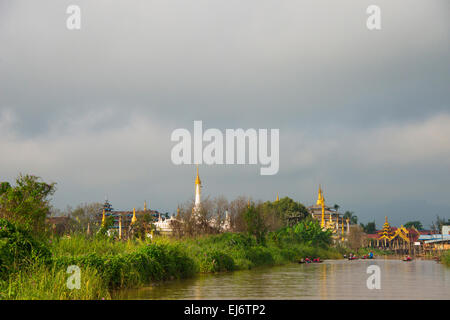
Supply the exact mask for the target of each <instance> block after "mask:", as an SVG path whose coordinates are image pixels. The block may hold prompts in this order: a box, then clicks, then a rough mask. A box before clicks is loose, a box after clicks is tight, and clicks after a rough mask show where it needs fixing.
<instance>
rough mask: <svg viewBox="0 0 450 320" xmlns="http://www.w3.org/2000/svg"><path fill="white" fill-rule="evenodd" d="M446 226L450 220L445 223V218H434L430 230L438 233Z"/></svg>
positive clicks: (449, 223)
mask: <svg viewBox="0 0 450 320" xmlns="http://www.w3.org/2000/svg"><path fill="white" fill-rule="evenodd" d="M448 225H450V219H447V221H445V218H440V217H439V216H436V221H435V222H433V223H432V224H431V229H432V230H433V231H436V232H440V231H441V229H442V226H448Z"/></svg>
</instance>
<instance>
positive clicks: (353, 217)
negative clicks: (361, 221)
mask: <svg viewBox="0 0 450 320" xmlns="http://www.w3.org/2000/svg"><path fill="white" fill-rule="evenodd" d="M347 218H348V219H349V221H350V224H358V217H357V216H356V215H355V214H354V212H353V211H345V213H344V219H347Z"/></svg>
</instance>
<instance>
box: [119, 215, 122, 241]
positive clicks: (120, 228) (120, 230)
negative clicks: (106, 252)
mask: <svg viewBox="0 0 450 320" xmlns="http://www.w3.org/2000/svg"><path fill="white" fill-rule="evenodd" d="M119 239H122V216H120V217H119Z"/></svg>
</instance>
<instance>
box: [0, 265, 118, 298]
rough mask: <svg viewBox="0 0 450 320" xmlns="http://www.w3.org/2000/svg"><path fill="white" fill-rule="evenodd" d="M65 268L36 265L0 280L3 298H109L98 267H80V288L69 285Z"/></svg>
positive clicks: (0, 296)
mask: <svg viewBox="0 0 450 320" xmlns="http://www.w3.org/2000/svg"><path fill="white" fill-rule="evenodd" d="M68 276H69V274H67V273H66V271H65V270H63V269H60V268H55V267H48V266H44V265H41V264H35V265H32V266H31V267H28V268H26V269H24V270H21V271H19V272H16V273H13V274H11V275H10V277H9V279H8V280H5V281H2V282H0V299H1V300H3V299H10V300H67V299H70V300H73V299H76V300H100V299H110V298H111V297H110V293H109V291H108V288H107V286H106V284H105V283H104V281H103V279H102V278H101V276H100V275H99V274H98V273H97V270H95V269H92V268H83V269H82V270H81V281H80V289H73V290H70V289H69V288H68V286H67V279H68Z"/></svg>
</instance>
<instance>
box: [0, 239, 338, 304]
mask: <svg viewBox="0 0 450 320" xmlns="http://www.w3.org/2000/svg"><path fill="white" fill-rule="evenodd" d="M50 251H51V252H52V259H51V262H49V263H44V262H42V261H34V263H32V264H30V266H28V267H27V268H26V269H23V270H22V271H21V272H18V273H13V274H11V275H10V276H9V278H8V279H7V280H6V281H2V282H0V289H1V290H0V298H1V299H110V298H111V296H110V293H109V292H110V290H112V289H117V288H133V287H141V286H145V285H148V284H149V283H152V282H159V281H164V280H169V279H182V278H188V277H191V276H193V275H195V274H197V273H215V272H225V271H234V270H246V269H251V268H254V267H257V266H275V265H282V264H286V263H290V262H295V261H297V260H299V259H301V258H304V257H307V256H309V257H321V258H322V259H338V258H341V257H342V252H340V251H339V250H338V249H336V248H331V247H329V246H328V245H312V244H308V243H307V242H303V241H279V240H276V239H275V240H274V239H271V238H269V237H268V238H267V239H266V241H265V243H264V244H260V243H257V242H256V240H255V238H254V237H251V236H248V235H245V234H237V233H224V234H220V235H213V236H203V237H198V238H190V239H183V240H175V239H169V238H155V239H153V240H152V241H141V240H130V241H126V242H124V241H113V240H110V239H107V238H102V239H99V238H86V237H85V236H84V235H78V236H71V237H70V238H69V237H64V238H61V239H54V240H53V242H51V243H50ZM71 265H76V266H78V267H79V268H80V271H81V274H80V275H81V282H80V284H81V285H80V289H77V290H70V289H68V288H67V278H68V277H69V276H70V275H68V274H67V273H66V269H67V267H68V266H71Z"/></svg>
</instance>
